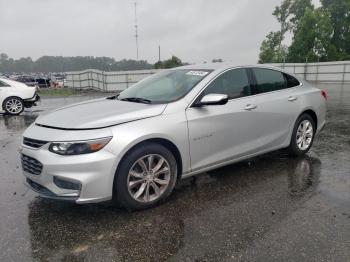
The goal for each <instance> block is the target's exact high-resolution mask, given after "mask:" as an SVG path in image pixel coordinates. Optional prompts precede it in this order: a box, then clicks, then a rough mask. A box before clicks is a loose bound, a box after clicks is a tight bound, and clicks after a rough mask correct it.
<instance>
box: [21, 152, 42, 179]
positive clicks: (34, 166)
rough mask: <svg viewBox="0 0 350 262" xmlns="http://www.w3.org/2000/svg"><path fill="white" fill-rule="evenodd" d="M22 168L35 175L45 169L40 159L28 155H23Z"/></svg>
mask: <svg viewBox="0 0 350 262" xmlns="http://www.w3.org/2000/svg"><path fill="white" fill-rule="evenodd" d="M21 162H22V168H23V170H24V171H25V172H28V173H30V174H33V175H40V174H41V171H42V169H43V164H41V163H40V162H39V161H38V160H36V159H34V158H32V157H30V156H26V155H21Z"/></svg>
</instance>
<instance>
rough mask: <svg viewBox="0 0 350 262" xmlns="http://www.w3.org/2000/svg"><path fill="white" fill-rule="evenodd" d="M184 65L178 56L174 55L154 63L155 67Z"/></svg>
mask: <svg viewBox="0 0 350 262" xmlns="http://www.w3.org/2000/svg"><path fill="white" fill-rule="evenodd" d="M182 65H184V64H183V63H182V61H181V59H180V58H178V57H176V56H172V57H171V58H170V59H168V60H165V61H158V62H157V63H155V64H154V68H155V69H163V68H173V67H178V66H182Z"/></svg>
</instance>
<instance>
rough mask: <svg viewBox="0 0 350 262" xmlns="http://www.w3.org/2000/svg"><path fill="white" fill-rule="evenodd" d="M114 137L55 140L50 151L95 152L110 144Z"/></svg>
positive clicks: (65, 153)
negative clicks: (66, 140)
mask: <svg viewBox="0 0 350 262" xmlns="http://www.w3.org/2000/svg"><path fill="white" fill-rule="evenodd" d="M111 139H112V137H105V138H99V139H95V140H87V141H76V142H75V141H74V142H53V143H51V144H50V146H49V151H50V152H52V153H55V154H59V155H69V156H71V155H81V154H89V153H94V152H97V151H99V150H101V149H102V148H104V147H105V145H107V144H108V142H109V141H110V140H111Z"/></svg>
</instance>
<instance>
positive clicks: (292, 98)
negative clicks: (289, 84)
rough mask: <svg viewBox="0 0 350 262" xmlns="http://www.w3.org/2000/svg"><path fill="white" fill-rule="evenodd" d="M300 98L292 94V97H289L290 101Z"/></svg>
mask: <svg viewBox="0 0 350 262" xmlns="http://www.w3.org/2000/svg"><path fill="white" fill-rule="evenodd" d="M297 99H298V98H297V97H295V96H290V97H288V101H289V102H293V101H295V100H297Z"/></svg>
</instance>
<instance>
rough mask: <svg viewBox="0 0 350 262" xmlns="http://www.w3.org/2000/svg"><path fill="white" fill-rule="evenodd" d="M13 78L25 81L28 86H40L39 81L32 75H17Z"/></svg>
mask: <svg viewBox="0 0 350 262" xmlns="http://www.w3.org/2000/svg"><path fill="white" fill-rule="evenodd" d="M13 80H14V81H17V82H21V83H24V84H26V85H27V86H35V87H38V82H37V81H36V80H35V78H34V77H31V76H16V77H15V78H14V79H13Z"/></svg>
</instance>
